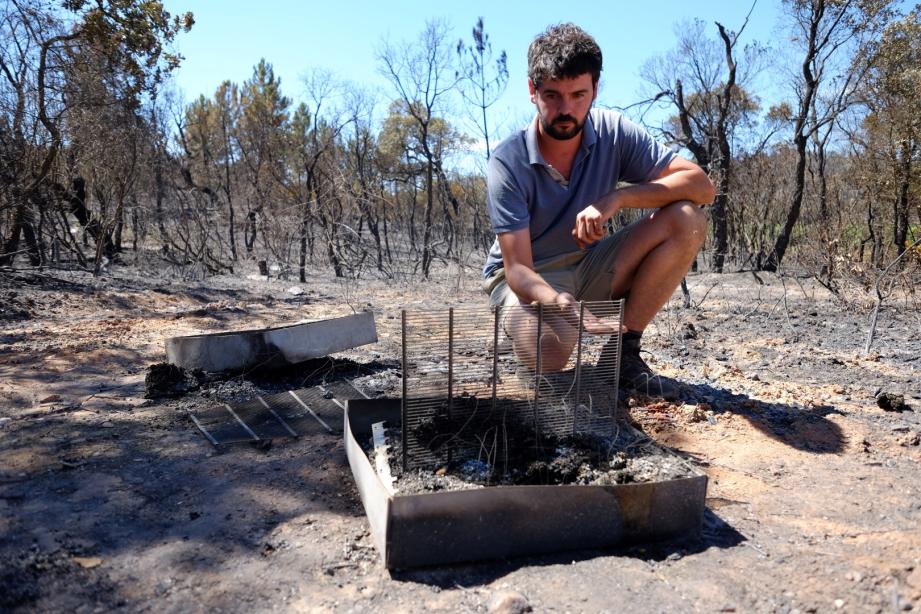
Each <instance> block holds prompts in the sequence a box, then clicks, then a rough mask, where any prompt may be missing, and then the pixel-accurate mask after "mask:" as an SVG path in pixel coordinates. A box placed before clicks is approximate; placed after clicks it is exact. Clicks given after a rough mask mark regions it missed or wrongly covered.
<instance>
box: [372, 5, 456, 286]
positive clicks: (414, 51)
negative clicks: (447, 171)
mask: <svg viewBox="0 0 921 614" xmlns="http://www.w3.org/2000/svg"><path fill="white" fill-rule="evenodd" d="M448 35H449V29H448V26H447V24H446V23H445V22H443V21H429V22H427V23H426V25H425V29H424V30H423V31H422V33H421V34H420V35H419V39H418V41H416V42H415V43H404V44H402V45H400V46H395V45H393V44H391V43H390V42H385V43H384V45H383V47H382V48H381V50H380V51H379V53H378V60H379V62H380V65H381V71H382V72H383V74H384V76H386V77H387V78H388V79H389V80H390V82H391V83H392V84H393V87H394V89H395V90H396V93H397V95H398V96H399V98H400V101H401V103H402V105H403V108H404V109H405V111H406V113H407V114H408V115H409V116H410V117H411V118H412V119H413V120H414V121H415V123H416V124H417V126H418V130H419V140H418V142H419V145H420V147H421V150H422V155H423V157H424V161H425V198H426V200H425V213H424V222H423V223H424V224H425V227H424V229H423V236H422V274H423V275H424V276H425V277H428V275H429V272H430V270H431V265H432V260H433V258H434V247H433V239H434V233H433V221H434V220H433V212H434V208H435V193H436V187H435V178H436V172H437V169H438V167H439V165H440V164H441V159H440V158H439V152H438V149H437V148H436V147H435V144H434V143H433V136H434V134H433V131H432V124H433V122H434V121H435V120H436V119H437V114H438V112H439V111H441V110H444V108H445V105H446V104H447V98H448V96H449V95H450V93H451V92H452V91H453V90H454V88H455V86H456V85H457V81H458V76H457V74H456V73H455V72H454V71H453V70H452V65H451V51H450V48H449V46H448ZM454 213H455V214H456V213H457V212H456V211H455V212H454ZM448 223H449V224H450V219H449V221H448ZM452 239H453V238H452V237H451V236H450V235H449V237H448V241H449V249H450V241H451V240H452Z"/></svg>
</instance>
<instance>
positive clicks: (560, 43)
mask: <svg viewBox="0 0 921 614" xmlns="http://www.w3.org/2000/svg"><path fill="white" fill-rule="evenodd" d="M585 73H591V75H592V83H598V78H599V77H601V49H600V48H599V47H598V43H596V42H595V39H594V38H592V37H591V36H589V35H588V34H587V33H586V32H585V30H583V29H582V28H580V27H579V26H577V25H576V24H574V23H561V24H557V25H555V26H550V27H549V28H547V29H546V30H545V31H544V32H542V33H541V34H538V35H537V36H536V37H535V38H534V40H533V41H531V46H530V47H528V79H530V80H531V83H533V84H534V87H540V85H541V83H543V82H544V81H545V80H546V79H572V78H575V77H578V76H579V75H584V74H585Z"/></svg>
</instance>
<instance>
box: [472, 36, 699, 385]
mask: <svg viewBox="0 0 921 614" xmlns="http://www.w3.org/2000/svg"><path fill="white" fill-rule="evenodd" d="M600 75H601V50H600V49H599V48H598V45H597V43H596V42H595V40H594V39H593V38H592V37H591V36H589V35H588V34H586V33H585V32H584V31H583V30H582V29H580V28H579V27H578V26H575V25H573V24H562V25H558V26H552V27H550V28H548V29H547V30H546V31H545V32H544V33H542V34H540V35H538V36H537V38H535V39H534V41H533V42H532V43H531V46H530V47H529V49H528V89H529V91H530V94H531V102H533V103H534V105H535V107H536V109H537V114H536V117H535V118H534V121H533V122H532V123H531V124H530V125H529V126H528V127H527V128H526V129H525V130H523V131H521V132H520V133H517V134H514V135H512V136H511V137H509V138H507V139H506V140H505V141H503V142H502V143H501V144H500V145H499V147H497V148H496V150H495V152H494V153H493V155H492V157H491V159H490V161H489V166H488V171H487V205H488V208H489V214H490V217H491V220H492V223H493V227H494V229H495V231H496V241H495V243H494V244H493V246H492V249H491V250H490V253H489V256H488V258H487V261H486V266H485V267H484V270H483V274H484V277H485V278H486V279H485V281H484V290H486V292H487V293H488V294H489V295H490V302H491V303H492V304H493V305H515V304H523V305H530V304H535V303H541V304H543V305H544V308H545V312H547V313H553V312H556V313H558V314H559V313H562V314H564V315H563V316H557V317H556V318H553V317H551V318H549V319H548V320H547V322H548V324H547V325H546V326H544V327H543V328H542V332H543V334H542V339H541V344H540V348H541V356H540V360H541V370H542V371H553V370H559V369H562V368H563V367H564V366H565V365H566V362H567V360H568V359H569V356H570V354H571V352H572V348H573V346H574V345H575V342H576V334H575V332H574V329H573V327H572V325H571V323H572V317H571V314H572V310H574V303H575V302H576V301H578V300H584V301H601V300H609V299H612V298H613V299H620V298H625V299H626V302H625V306H624V319H623V324H624V327H625V330H623V331H621V332H620V333H619V334H620V335H622V339H621V350H622V354H621V375H620V384H621V387H623V388H626V389H628V390H631V389H632V390H639V391H642V392H646V393H649V394H655V395H658V396H662V397H664V398H666V399H671V400H674V399H676V398H677V397H678V396H679V395H680V389H679V386H678V384H677V383H676V382H674V381H673V380H670V379H668V378H664V377H660V376H658V375H656V374H655V373H653V372H652V370H651V369H650V368H649V366H648V365H647V364H646V363H645V362H644V361H643V359H642V358H641V357H640V342H641V338H642V334H643V331H644V330H645V329H646V326H647V325H648V324H649V322H650V321H651V320H652V318H653V316H655V314H656V313H657V312H658V311H659V309H660V308H661V307H662V306H663V305H664V304H665V302H666V301H667V300H668V299H669V297H670V296H671V295H672V293H673V292H674V290H675V288H676V287H677V286H678V284H679V283H680V282H681V279H682V278H683V277H684V275H685V273H686V272H687V270H688V268H689V267H690V265H691V263H692V262H693V260H694V258H695V256H696V254H697V252H698V251H699V250H700V247H701V245H702V244H703V242H704V238H705V236H706V229H707V223H706V216H705V215H704V213H703V212H702V211H701V209H700V207H699V206H698V205H703V204H708V203H710V202H712V200H713V197H714V187H713V183H712V182H711V181H710V180H709V178H708V177H707V175H706V174H705V173H704V172H703V171H702V170H701V169H700V167H698V166H697V165H696V164H693V163H692V162H689V161H687V160H684V159H683V158H680V157H678V156H676V155H675V154H674V153H673V152H672V151H671V150H669V149H668V148H666V147H664V146H662V145H661V144H659V143H657V142H656V141H655V140H654V139H653V138H652V137H651V136H650V135H649V134H648V133H646V132H645V131H644V130H643V129H642V128H641V127H639V126H638V125H636V124H634V123H632V122H630V121H629V120H627V119H626V118H624V117H623V116H621V115H620V114H619V113H616V112H614V111H607V110H598V109H592V103H593V102H594V100H595V98H596V96H597V94H598V79H599V77H600ZM621 182H626V183H629V184H630V185H627V186H621V187H618V184H619V183H621ZM624 209H655V211H654V212H652V213H651V214H650V215H648V216H646V217H643V218H642V219H640V220H638V221H637V222H634V223H633V224H631V225H629V226H628V227H626V228H624V229H622V230H620V231H619V232H617V233H616V234H614V235H611V236H608V237H605V234H606V233H605V223H606V222H607V221H608V220H609V219H611V218H612V217H613V216H615V215H617V213H618V212H620V211H621V210H624ZM513 311H514V312H515V315H514V316H513V317H514V318H516V319H517V320H516V321H511V322H508V321H507V322H506V323H505V329H506V331H507V332H508V333H509V334H510V336H511V337H512V340H513V343H514V347H515V350H516V352H517V354H518V356H519V358H520V359H521V360H522V362H524V363H525V364H527V365H528V366H531V367H533V366H534V363H535V362H536V357H535V356H534V354H536V351H535V350H534V348H536V347H537V340H536V338H535V332H534V331H535V327H534V326H533V324H532V323H530V322H527V320H528V319H529V318H533V316H532V315H529V314H528V310H513ZM567 311H569V316H568V317H567V316H566V315H565V314H566V312H567ZM585 328H586V330H587V332H596V333H602V332H613V333H614V334H618V333H617V332H616V331H611V330H606V329H605V328H604V327H603V326H602V325H601V323H600V322H599V321H597V320H595V319H593V318H589V319H586V320H585Z"/></svg>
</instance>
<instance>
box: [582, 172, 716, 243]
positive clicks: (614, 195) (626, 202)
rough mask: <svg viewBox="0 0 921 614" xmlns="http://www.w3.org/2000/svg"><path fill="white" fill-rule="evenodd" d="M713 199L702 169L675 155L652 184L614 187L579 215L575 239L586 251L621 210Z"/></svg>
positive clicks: (710, 185)
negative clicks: (680, 201)
mask: <svg viewBox="0 0 921 614" xmlns="http://www.w3.org/2000/svg"><path fill="white" fill-rule="evenodd" d="M714 196H716V188H715V187H714V186H713V182H712V181H710V178H709V177H707V174H706V173H704V171H703V169H701V168H700V167H699V166H697V165H696V164H694V163H693V162H691V161H689V160H685V159H684V158H681V157H677V156H676V157H675V158H674V159H673V160H672V161H671V162H669V163H668V166H666V167H665V168H664V169H662V172H661V173H659V176H658V177H656V178H655V179H653V180H652V181H648V182H646V183H638V184H635V185H630V186H626V187H623V188H615V189H613V190H611V191H610V192H608V193H607V194H606V195H605V196H603V197H602V198H601V199H599V200H598V202H596V203H593V204H591V205H589V206H588V207H586V208H585V209H583V210H582V211H581V212H579V215H578V216H576V226H575V228H573V230H572V236H573V238H574V239H575V240H576V243H577V244H578V245H579V248H580V249H584V248H585V247H587V246H588V245H590V244H592V243H594V242H595V241H598V240H599V239H601V238H603V237H604V233H605V230H604V224H605V222H607V221H608V220H609V219H611V218H612V217H614V216H615V215H616V214H617V212H618V211H620V210H621V209H652V208H658V207H663V206H665V205H668V204H671V203H673V202H677V201H679V200H689V201H691V202H693V203H695V204H698V205H707V204H710V203H711V202H713V198H714Z"/></svg>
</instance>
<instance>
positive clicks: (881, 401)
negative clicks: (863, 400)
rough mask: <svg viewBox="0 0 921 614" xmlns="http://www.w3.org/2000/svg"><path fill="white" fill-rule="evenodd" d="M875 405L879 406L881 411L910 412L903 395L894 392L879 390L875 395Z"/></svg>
mask: <svg viewBox="0 0 921 614" xmlns="http://www.w3.org/2000/svg"><path fill="white" fill-rule="evenodd" d="M876 404H877V405H879V406H880V407H881V408H882V409H883V411H900V412H901V411H911V407H909V406H908V405H906V404H905V395H902V394H897V393H895V392H886V391H884V390H881V391H880V392H879V393H878V394H877V395H876Z"/></svg>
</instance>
